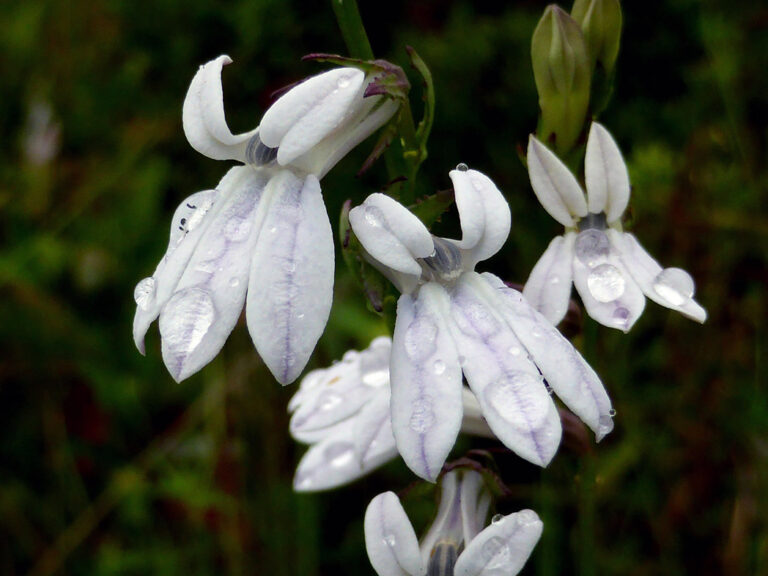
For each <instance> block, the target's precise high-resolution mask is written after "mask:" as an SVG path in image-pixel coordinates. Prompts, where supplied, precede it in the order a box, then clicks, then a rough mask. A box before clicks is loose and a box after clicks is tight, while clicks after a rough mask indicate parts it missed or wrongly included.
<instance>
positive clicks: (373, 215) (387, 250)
mask: <svg viewBox="0 0 768 576" xmlns="http://www.w3.org/2000/svg"><path fill="white" fill-rule="evenodd" d="M349 222H350V224H351V225H352V230H353V231H354V232H355V235H356V236H357V238H358V240H360V243H361V244H362V245H363V248H365V251H366V252H368V254H369V255H370V256H371V257H372V258H374V259H375V260H378V261H379V262H380V263H381V264H382V265H384V266H385V267H387V268H390V269H391V270H393V271H395V272H397V273H399V275H398V278H401V280H400V284H402V286H401V287H400V288H401V289H402V291H403V292H406V293H408V292H411V291H413V290H414V289H415V288H416V285H417V283H418V280H419V277H420V276H421V272H422V270H421V265H420V264H419V263H418V262H417V261H416V258H426V257H428V256H429V255H431V254H432V253H433V252H434V250H435V244H434V241H433V240H432V235H431V234H430V233H429V230H427V228H426V226H424V224H422V222H421V220H419V219H418V218H417V217H416V216H415V215H414V214H412V213H411V212H410V211H409V210H408V209H407V208H406V207H405V206H403V205H402V204H400V203H399V202H397V201H396V200H394V199H392V198H390V197H389V196H386V195H385V194H380V193H376V194H371V195H370V196H368V198H366V199H365V201H364V202H363V204H362V205H361V206H357V207H355V208H353V209H352V210H350V212H349Z"/></svg>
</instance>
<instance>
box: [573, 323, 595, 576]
mask: <svg viewBox="0 0 768 576" xmlns="http://www.w3.org/2000/svg"><path fill="white" fill-rule="evenodd" d="M597 332H598V327H597V323H596V322H591V321H586V322H585V323H584V351H583V352H584V356H585V357H586V358H595V357H597V338H598V333H597ZM579 476H580V477H581V481H580V482H579V495H578V498H579V507H578V510H579V520H578V523H579V574H580V576H595V574H597V568H596V562H595V552H596V550H597V547H596V542H595V526H596V524H595V517H596V514H597V510H596V494H595V486H596V476H597V456H596V455H595V453H594V452H593V451H591V450H590V451H588V452H587V453H586V454H584V455H583V457H582V459H581V462H580V463H579Z"/></svg>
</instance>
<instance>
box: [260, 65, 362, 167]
mask: <svg viewBox="0 0 768 576" xmlns="http://www.w3.org/2000/svg"><path fill="white" fill-rule="evenodd" d="M364 82H365V73H364V72H363V71H362V70H358V69H357V68H336V69H334V70H329V71H328V72H325V73H323V74H319V75H317V76H313V77H312V78H309V79H307V80H306V81H304V82H302V83H301V84H299V85H298V86H296V87H294V88H292V89H291V90H289V91H288V92H286V93H285V94H284V95H283V96H281V97H280V98H279V99H278V100H277V102H275V103H274V104H273V105H272V106H271V107H270V108H269V110H267V112H266V113H265V114H264V117H263V118H262V120H261V126H260V132H259V136H260V137H261V141H262V142H263V143H264V144H266V145H267V146H269V147H270V148H278V152H277V161H278V163H280V164H281V165H282V166H285V165H287V164H290V163H291V161H292V160H294V159H296V158H298V157H299V156H301V155H302V154H304V153H306V152H307V151H308V150H309V149H311V148H312V147H314V146H315V145H316V144H318V143H319V142H320V141H321V140H323V139H324V138H325V137H326V136H328V135H329V134H330V133H331V132H333V131H334V130H336V129H337V128H339V127H340V126H341V125H342V124H344V122H345V121H346V120H347V119H348V118H349V117H350V116H353V115H354V114H355V113H356V112H357V110H358V109H359V108H360V107H361V106H362V105H363V90H364ZM369 102H370V101H369ZM366 104H368V102H366Z"/></svg>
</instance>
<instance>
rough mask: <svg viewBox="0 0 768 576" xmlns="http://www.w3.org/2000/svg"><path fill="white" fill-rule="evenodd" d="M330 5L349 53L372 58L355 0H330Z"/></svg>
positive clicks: (356, 56)
mask: <svg viewBox="0 0 768 576" xmlns="http://www.w3.org/2000/svg"><path fill="white" fill-rule="evenodd" d="M331 5H332V6H333V11H334V13H335V14H336V21H337V22H338V23H339V28H340V29H341V35H342V37H343V38H344V43H345V44H346V45H347V50H349V55H350V56H352V57H353V58H360V59H361V60H373V49H372V48H371V43H370V42H369V41H368V34H366V33H365V27H364V26H363V20H362V18H360V11H359V10H358V9H357V0H331Z"/></svg>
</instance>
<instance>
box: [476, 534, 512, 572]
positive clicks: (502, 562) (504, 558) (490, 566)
mask: <svg viewBox="0 0 768 576" xmlns="http://www.w3.org/2000/svg"><path fill="white" fill-rule="evenodd" d="M511 556H512V554H511V552H510V550H509V546H507V545H506V543H505V542H504V539H503V538H500V537H499V536H494V537H493V538H491V539H490V540H488V541H487V542H486V543H485V544H483V558H484V559H485V562H486V564H485V569H484V570H495V569H497V568H502V567H504V566H508V565H509V563H510V561H511Z"/></svg>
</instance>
